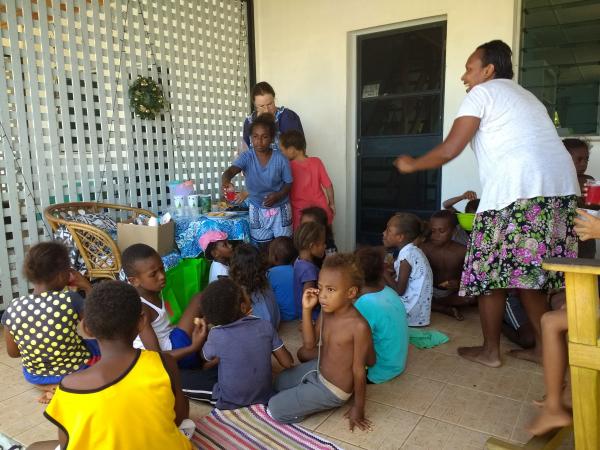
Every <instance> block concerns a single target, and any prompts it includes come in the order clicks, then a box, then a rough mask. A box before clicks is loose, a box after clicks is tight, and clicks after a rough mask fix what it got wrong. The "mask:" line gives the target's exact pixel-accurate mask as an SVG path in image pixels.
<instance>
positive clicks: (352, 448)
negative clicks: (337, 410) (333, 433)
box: [317, 433, 362, 450]
mask: <svg viewBox="0 0 600 450" xmlns="http://www.w3.org/2000/svg"><path fill="white" fill-rule="evenodd" d="M317 434H318V433H317ZM322 437H323V439H326V440H328V441H329V442H331V443H332V444H335V445H337V446H338V447H339V448H341V449H343V450H362V447H357V446H356V445H352V444H349V443H348V442H344V441H340V440H339V439H334V438H332V437H330V436H324V435H323V436H322Z"/></svg>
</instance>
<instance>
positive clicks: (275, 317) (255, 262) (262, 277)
mask: <svg viewBox="0 0 600 450" xmlns="http://www.w3.org/2000/svg"><path fill="white" fill-rule="evenodd" d="M229 277H230V278H231V279H232V280H233V281H234V282H236V283H237V284H239V285H240V286H241V287H242V288H244V289H245V290H246V293H247V294H248V295H249V296H250V300H251V301H252V314H253V315H255V316H256V317H259V318H260V319H264V320H267V321H269V322H270V323H271V325H272V326H273V329H275V330H277V329H279V321H280V320H281V318H280V313H279V307H278V306H277V300H276V299H275V293H274V292H273V289H272V288H271V285H270V284H269V280H268V279H267V265H266V262H265V260H264V256H263V254H262V253H261V252H259V250H258V249H257V248H256V247H254V246H252V245H250V244H240V245H239V246H238V247H237V248H236V249H235V251H234V252H233V257H232V258H231V266H230V268H229Z"/></svg>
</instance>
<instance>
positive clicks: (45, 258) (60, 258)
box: [23, 241, 71, 283]
mask: <svg viewBox="0 0 600 450" xmlns="http://www.w3.org/2000/svg"><path fill="white" fill-rule="evenodd" d="M70 268H71V261H70V259H69V250H68V249H67V247H66V246H65V245H64V244H62V243H60V242H55V241H50V242H40V243H39V244H36V245H34V246H33V247H31V248H30V249H29V251H28V252H27V255H26V256H25V261H24V262H23V275H25V278H27V279H28V280H29V281H31V282H32V283H48V282H50V281H52V280H54V279H55V278H56V277H57V276H58V275H59V274H60V273H61V272H66V271H68V270H69V269H70Z"/></svg>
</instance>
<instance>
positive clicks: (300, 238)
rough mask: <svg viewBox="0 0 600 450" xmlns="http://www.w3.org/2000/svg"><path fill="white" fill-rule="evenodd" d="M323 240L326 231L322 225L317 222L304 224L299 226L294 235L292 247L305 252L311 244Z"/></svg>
mask: <svg viewBox="0 0 600 450" xmlns="http://www.w3.org/2000/svg"><path fill="white" fill-rule="evenodd" d="M325 238H326V231H325V227H324V226H323V225H321V224H320V223H317V222H306V223H303V224H302V225H300V227H299V228H298V229H297V230H296V232H295V233H294V246H295V247H296V250H298V251H301V250H306V249H308V248H310V246H311V245H312V244H315V243H317V242H319V241H320V240H325Z"/></svg>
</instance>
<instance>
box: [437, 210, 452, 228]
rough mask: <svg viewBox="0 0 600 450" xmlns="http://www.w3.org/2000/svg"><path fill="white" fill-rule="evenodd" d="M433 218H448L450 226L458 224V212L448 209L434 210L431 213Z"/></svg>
mask: <svg viewBox="0 0 600 450" xmlns="http://www.w3.org/2000/svg"><path fill="white" fill-rule="evenodd" d="M431 219H443V220H446V221H447V222H448V225H450V227H455V226H456V225H458V219H457V218H456V214H455V213H453V212H452V211H450V210H447V209H441V210H439V211H436V212H434V213H433V214H432V215H431Z"/></svg>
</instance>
